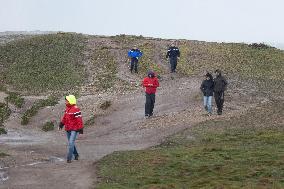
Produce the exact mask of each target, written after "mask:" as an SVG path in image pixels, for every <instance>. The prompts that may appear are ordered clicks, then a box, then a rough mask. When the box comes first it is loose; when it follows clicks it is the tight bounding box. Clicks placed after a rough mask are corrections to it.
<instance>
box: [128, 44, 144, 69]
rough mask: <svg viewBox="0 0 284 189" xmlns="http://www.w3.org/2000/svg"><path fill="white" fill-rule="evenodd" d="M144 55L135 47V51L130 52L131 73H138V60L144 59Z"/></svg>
mask: <svg viewBox="0 0 284 189" xmlns="http://www.w3.org/2000/svg"><path fill="white" fill-rule="evenodd" d="M142 55H143V53H142V52H141V51H140V50H139V49H138V48H137V47H134V48H133V49H131V50H129V51H128V57H129V58H130V71H131V73H132V72H133V69H134V71H135V73H138V60H139V58H140V57H142Z"/></svg>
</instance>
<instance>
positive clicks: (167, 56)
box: [166, 49, 171, 58]
mask: <svg viewBox="0 0 284 189" xmlns="http://www.w3.org/2000/svg"><path fill="white" fill-rule="evenodd" d="M170 52H171V50H170V49H168V51H167V55H166V58H169V56H170Z"/></svg>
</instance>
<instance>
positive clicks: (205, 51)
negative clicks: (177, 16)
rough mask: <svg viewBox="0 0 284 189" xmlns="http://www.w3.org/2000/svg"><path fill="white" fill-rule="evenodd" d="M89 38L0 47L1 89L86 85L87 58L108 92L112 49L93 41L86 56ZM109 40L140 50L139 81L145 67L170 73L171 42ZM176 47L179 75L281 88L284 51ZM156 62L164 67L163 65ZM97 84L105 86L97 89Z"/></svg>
mask: <svg viewBox="0 0 284 189" xmlns="http://www.w3.org/2000/svg"><path fill="white" fill-rule="evenodd" d="M90 38H92V39H94V38H96V37H94V36H90V37H87V36H82V35H80V34H70V33H59V34H49V35H41V36H34V37H31V36H29V37H27V38H24V39H19V40H15V41H12V42H9V43H7V44H5V45H1V46H0V67H1V70H0V73H1V74H0V81H1V83H0V88H3V83H4V84H7V85H9V86H12V87H13V88H14V89H17V90H18V91H25V92H27V91H29V92H30V93H39V92H45V91H64V90H68V89H70V88H72V89H78V87H79V86H82V85H83V84H85V83H84V81H87V77H92V76H90V75H89V76H88V74H87V72H86V70H85V69H87V68H86V67H84V66H83V64H82V60H83V59H91V60H90V61H89V62H91V63H92V64H93V65H92V66H93V67H94V70H93V74H94V76H95V77H96V78H94V81H95V85H96V89H99V90H101V89H104V90H106V89H107V88H108V87H112V86H113V84H114V81H115V80H116V75H115V74H116V73H117V65H118V64H117V62H114V58H113V57H112V56H110V55H109V54H111V51H112V50H113V49H112V48H109V49H108V47H107V46H108V44H107V43H106V44H103V43H96V45H97V46H96V49H98V50H96V51H94V52H91V54H93V55H92V56H90V57H86V56H84V52H85V51H86V49H87V48H86V47H87V40H88V39H90ZM109 39H110V40H111V41H112V42H113V43H115V44H116V45H117V46H118V47H116V49H121V50H124V51H125V53H127V50H129V49H130V48H132V47H133V46H135V45H136V46H137V47H138V48H140V49H141V50H142V51H143V53H144V55H143V57H142V58H141V60H140V65H139V75H140V77H142V76H144V75H145V73H146V72H147V70H149V69H153V70H154V71H156V72H157V73H158V74H159V75H163V74H164V73H166V72H167V71H168V70H165V68H166V67H167V66H168V62H167V61H166V60H165V59H164V58H163V57H164V54H165V52H166V49H167V47H168V45H169V44H170V41H169V40H161V39H149V38H143V37H142V36H138V37H137V36H125V35H120V36H114V37H110V38H109ZM100 46H101V47H100ZM178 46H179V47H180V50H181V58H180V61H179V64H178V72H179V73H182V74H185V75H195V74H200V73H204V72H205V71H206V70H207V71H211V72H212V71H214V70H215V69H217V68H219V69H221V70H223V71H224V73H225V74H226V75H227V76H228V77H240V78H241V79H244V80H250V82H256V83H255V84H256V85H259V86H260V87H264V89H265V90H273V89H275V88H277V91H279V90H278V89H279V88H280V89H281V91H283V89H284V86H283V81H284V74H283V73H284V66H283V62H284V51H281V50H278V49H275V48H270V47H260V48H258V47H255V46H250V45H246V44H233V43H232V44H228V43H207V42H199V41H185V40H183V41H178ZM114 50H115V49H114ZM163 51H165V52H163ZM125 56H126V54H125ZM159 59H160V60H159ZM157 61H159V62H160V63H162V64H165V65H164V66H161V65H160V64H158V63H157ZM2 68H3V69H2ZM97 68H98V69H97ZM106 77H107V78H106ZM108 78H110V79H108ZM105 79H106V80H105ZM108 82H109V83H108ZM100 83H103V85H104V86H97V84H100ZM86 84H87V85H88V84H89V83H86Z"/></svg>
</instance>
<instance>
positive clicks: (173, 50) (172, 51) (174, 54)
mask: <svg viewBox="0 0 284 189" xmlns="http://www.w3.org/2000/svg"><path fill="white" fill-rule="evenodd" d="M178 57H180V52H179V49H178V47H176V46H175V45H174V44H171V46H170V47H169V49H168V52H167V56H166V58H169V59H170V65H171V72H172V73H173V72H176V68H177V60H178Z"/></svg>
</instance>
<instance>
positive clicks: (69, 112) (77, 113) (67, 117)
mask: <svg viewBox="0 0 284 189" xmlns="http://www.w3.org/2000/svg"><path fill="white" fill-rule="evenodd" d="M65 104H66V109H65V113H64V116H63V118H62V119H61V122H60V124H59V127H58V130H62V128H63V127H65V131H66V135H67V139H68V154H67V163H71V160H72V158H73V155H74V159H75V160H78V159H79V153H78V151H77V149H76V146H75V140H76V137H77V135H78V133H80V134H83V120H82V114H81V110H80V109H79V108H78V107H77V106H76V98H75V96H74V95H68V96H66V97H65Z"/></svg>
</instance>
